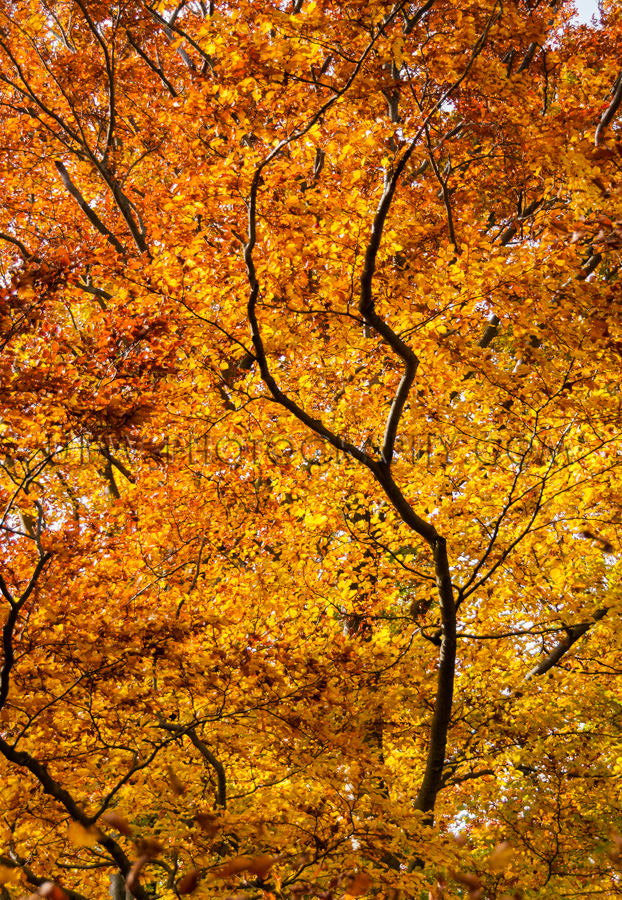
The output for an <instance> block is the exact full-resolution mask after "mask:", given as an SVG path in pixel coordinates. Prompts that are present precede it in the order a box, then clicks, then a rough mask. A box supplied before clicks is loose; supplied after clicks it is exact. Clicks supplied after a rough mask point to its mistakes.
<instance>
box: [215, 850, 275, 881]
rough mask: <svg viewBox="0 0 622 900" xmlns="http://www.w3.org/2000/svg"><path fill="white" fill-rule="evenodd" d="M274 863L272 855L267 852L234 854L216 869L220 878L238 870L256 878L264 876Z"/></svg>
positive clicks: (237, 872)
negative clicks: (243, 854) (255, 854)
mask: <svg viewBox="0 0 622 900" xmlns="http://www.w3.org/2000/svg"><path fill="white" fill-rule="evenodd" d="M273 864H274V857H273V856H270V854H269V853H260V854H259V855H258V856H236V857H235V859H231V860H229V862H228V863H225V864H224V866H221V867H220V869H218V870H217V874H218V875H219V876H220V877H221V878H229V877H230V876H231V875H239V874H240V872H250V873H251V874H253V875H257V876H258V878H264V877H265V876H266V875H267V874H268V872H269V871H270V869H271V868H272V866H273Z"/></svg>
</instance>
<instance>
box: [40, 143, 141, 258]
mask: <svg viewBox="0 0 622 900" xmlns="http://www.w3.org/2000/svg"><path fill="white" fill-rule="evenodd" d="M54 165H55V166H56V171H57V172H58V174H59V175H60V177H61V180H62V182H63V184H64V185H65V187H66V188H67V190H68V191H69V193H70V194H71V196H72V197H73V199H74V200H75V201H76V203H77V204H78V206H79V207H80V209H81V210H82V212H83V213H84V215H85V216H86V217H87V219H88V220H89V222H90V223H91V224H92V225H94V226H95V228H96V229H97V230H98V231H99V233H100V234H102V235H103V236H104V237H105V238H106V240H107V241H108V243H109V244H111V245H112V246H113V247H114V249H115V250H116V251H117V252H118V253H122V254H123V255H125V252H126V251H125V247H124V246H123V244H122V243H121V242H120V241H119V239H118V238H116V237H115V236H114V234H113V233H112V231H110V229H109V228H107V227H106V226H105V225H104V223H103V222H102V220H101V219H100V218H99V216H98V215H97V213H96V212H95V211H94V210H93V209H91V207H90V206H89V205H88V203H87V202H86V200H85V199H84V197H83V196H82V194H81V192H80V190H79V189H78V188H77V187H76V186H75V184H74V183H73V181H72V180H71V176H70V175H69V172H68V171H67V169H66V168H65V166H64V165H63V163H62V162H61V161H60V159H57V160H54Z"/></svg>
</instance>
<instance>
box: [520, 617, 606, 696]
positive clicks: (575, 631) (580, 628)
mask: <svg viewBox="0 0 622 900" xmlns="http://www.w3.org/2000/svg"><path fill="white" fill-rule="evenodd" d="M608 612H609V607H608V606H603V607H601V609H598V610H596V612H595V613H594V615H593V616H592V620H591V621H590V622H583V623H582V624H581V625H572V626H570V627H569V628H566V635H565V637H563V638H562V640H561V641H560V642H559V643H558V644H556V645H555V647H553V649H552V650H551V652H550V653H548V654H547V655H546V656H545V657H544V659H541V660H540V662H539V663H537V664H536V665H535V666H534V667H533V669H531V670H530V671H529V672H528V673H527V674H526V675H525V681H530V680H531V679H532V678H536V677H537V676H538V675H544V674H545V672H548V671H549V670H550V669H552V668H553V667H554V666H556V665H557V663H558V662H560V660H561V659H562V657H564V656H565V655H566V653H568V651H569V650H570V648H571V647H572V645H573V644H576V642H577V641H578V640H579V638H582V637H583V635H584V634H587V632H588V631H590V629H591V628H593V627H594V625H596V623H597V622H600V620H601V619H604V618H605V616H606V615H607V613H608Z"/></svg>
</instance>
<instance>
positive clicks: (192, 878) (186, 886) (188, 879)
mask: <svg viewBox="0 0 622 900" xmlns="http://www.w3.org/2000/svg"><path fill="white" fill-rule="evenodd" d="M198 883H199V873H198V871H197V870H196V869H194V870H193V871H192V872H187V873H186V874H185V875H182V877H181V878H180V879H179V881H178V882H177V893H178V894H191V893H192V892H193V891H194V889H195V888H196V886H197V884H198Z"/></svg>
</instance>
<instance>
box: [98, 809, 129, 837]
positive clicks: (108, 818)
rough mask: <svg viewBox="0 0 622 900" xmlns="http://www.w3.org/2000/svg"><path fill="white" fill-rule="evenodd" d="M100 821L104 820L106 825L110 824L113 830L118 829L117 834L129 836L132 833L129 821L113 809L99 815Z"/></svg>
mask: <svg viewBox="0 0 622 900" xmlns="http://www.w3.org/2000/svg"><path fill="white" fill-rule="evenodd" d="M101 820H102V822H105V823H106V825H110V827H111V828H114V830H115V831H118V832H119V834H124V835H125V836H126V837H129V836H130V835H131V833H132V826H131V825H130V823H129V822H128V821H127V820H126V819H124V818H123V816H120V815H119V813H117V812H114V810H110V812H106V813H104V814H103V816H102V817H101Z"/></svg>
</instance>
